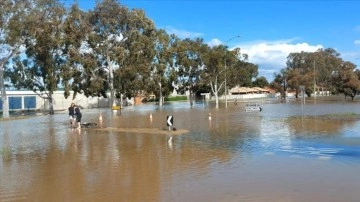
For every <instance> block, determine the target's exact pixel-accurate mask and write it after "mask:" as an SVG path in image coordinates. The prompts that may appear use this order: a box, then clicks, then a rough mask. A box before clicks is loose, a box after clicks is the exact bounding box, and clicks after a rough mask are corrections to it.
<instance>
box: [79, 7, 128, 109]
mask: <svg viewBox="0 0 360 202" xmlns="http://www.w3.org/2000/svg"><path fill="white" fill-rule="evenodd" d="M127 16H128V9H127V8H126V7H124V6H122V5H121V4H120V3H118V2H117V1H116V0H103V1H96V5H95V8H94V9H93V10H90V11H88V12H87V14H86V21H87V22H86V24H88V26H89V29H88V31H87V32H84V35H85V40H84V41H83V42H82V48H81V55H82V57H83V59H82V60H81V65H80V68H82V70H83V72H84V73H85V75H86V77H84V79H83V80H82V81H81V82H82V83H81V86H79V88H80V89H81V90H83V91H84V93H85V95H87V96H90V95H101V96H104V97H108V95H107V93H106V92H107V91H108V90H110V102H109V105H114V104H115V98H114V69H116V68H119V67H120V65H121V64H122V63H123V61H124V60H125V57H124V56H125V48H124V45H123V43H124V41H125V40H126V37H125V36H124V33H125V31H126V29H127Z"/></svg>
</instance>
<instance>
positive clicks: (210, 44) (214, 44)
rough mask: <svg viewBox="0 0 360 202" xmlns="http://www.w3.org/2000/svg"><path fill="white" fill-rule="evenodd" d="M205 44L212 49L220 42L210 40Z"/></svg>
mask: <svg viewBox="0 0 360 202" xmlns="http://www.w3.org/2000/svg"><path fill="white" fill-rule="evenodd" d="M207 44H208V45H209V46H210V47H214V46H218V45H220V44H222V42H221V41H220V40H219V39H211V41H209V42H208V43H207Z"/></svg>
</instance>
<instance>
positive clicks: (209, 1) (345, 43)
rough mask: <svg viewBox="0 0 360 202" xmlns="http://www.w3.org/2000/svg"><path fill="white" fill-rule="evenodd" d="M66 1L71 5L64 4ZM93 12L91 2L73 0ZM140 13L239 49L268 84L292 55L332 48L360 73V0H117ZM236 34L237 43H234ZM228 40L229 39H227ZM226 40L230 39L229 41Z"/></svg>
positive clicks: (186, 34) (180, 32)
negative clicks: (356, 67) (139, 10)
mask: <svg viewBox="0 0 360 202" xmlns="http://www.w3.org/2000/svg"><path fill="white" fill-rule="evenodd" d="M65 1H68V2H71V0H65ZM78 2H79V5H80V7H81V8H83V9H85V10H87V9H92V8H94V5H95V0H78ZM119 2H120V3H121V4H122V5H125V6H128V7H129V8H130V9H131V8H137V9H143V10H144V11H145V13H146V15H147V16H148V17H149V18H150V19H152V20H153V21H154V23H155V25H156V27H157V28H163V29H165V30H167V32H168V33H175V34H176V35H177V36H179V37H181V38H186V37H189V38H194V37H201V38H203V39H204V41H205V42H206V43H208V44H209V45H218V44H226V45H227V46H229V48H230V49H232V48H235V47H240V48H241V49H242V50H243V52H245V53H247V54H248V55H249V61H250V62H252V63H255V64H258V65H259V76H265V77H266V78H267V79H268V81H272V80H273V74H274V73H275V72H276V73H277V72H279V71H280V69H282V68H284V67H285V62H286V57H287V56H288V54H289V53H291V52H300V51H309V52H312V51H316V50H317V49H319V48H334V49H335V50H336V51H337V52H339V53H340V54H341V57H342V58H343V59H344V60H347V61H350V62H352V63H354V64H356V65H357V66H358V68H360V1H357V0H343V1H337V0H328V1H320V0H312V1H311V0H292V1H290V0H288V1H284V0H283V1H280V0H276V1H275V0H268V1H259V0H253V1H250V0H223V1H221V0H192V1H191V0H168V1H166V0H122V1H119ZM237 35H240V37H239V38H233V37H235V36H237ZM232 38H233V39H232ZM229 39H232V40H230V41H229Z"/></svg>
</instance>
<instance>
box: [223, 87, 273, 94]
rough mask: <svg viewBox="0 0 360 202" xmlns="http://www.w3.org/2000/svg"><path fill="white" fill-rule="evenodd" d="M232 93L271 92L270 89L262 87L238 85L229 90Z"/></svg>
mask: <svg viewBox="0 0 360 202" xmlns="http://www.w3.org/2000/svg"><path fill="white" fill-rule="evenodd" d="M229 93H230V95H244V94H269V93H271V91H270V90H269V89H264V88H260V87H239V86H236V87H234V88H232V89H230V91H229Z"/></svg>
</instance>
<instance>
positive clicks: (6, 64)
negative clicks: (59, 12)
mask: <svg viewBox="0 0 360 202" xmlns="http://www.w3.org/2000/svg"><path fill="white" fill-rule="evenodd" d="M0 7H1V9H0V91H1V100H2V111H3V118H9V117H10V115H9V103H8V97H7V95H6V89H5V88H6V86H5V72H6V69H11V68H12V63H13V62H12V60H13V59H14V60H15V59H16V58H17V57H18V56H19V55H20V54H21V53H22V52H23V51H24V49H23V48H22V47H24V44H25V39H26V33H27V22H28V18H29V15H31V10H32V9H33V8H34V2H33V0H5V1H0Z"/></svg>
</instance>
